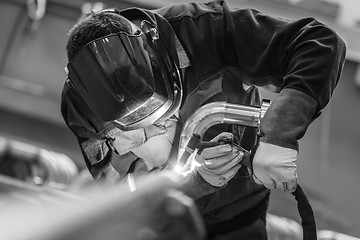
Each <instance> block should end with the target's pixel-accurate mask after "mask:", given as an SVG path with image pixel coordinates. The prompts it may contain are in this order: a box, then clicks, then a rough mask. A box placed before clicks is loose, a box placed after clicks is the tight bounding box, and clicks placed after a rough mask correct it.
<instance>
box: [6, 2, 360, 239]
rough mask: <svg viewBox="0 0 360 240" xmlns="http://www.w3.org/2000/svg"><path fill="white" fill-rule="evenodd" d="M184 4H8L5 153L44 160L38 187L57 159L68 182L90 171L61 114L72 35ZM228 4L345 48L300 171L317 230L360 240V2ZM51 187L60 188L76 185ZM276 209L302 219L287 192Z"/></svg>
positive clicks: (274, 200) (276, 200) (276, 198)
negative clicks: (315, 24)
mask: <svg viewBox="0 0 360 240" xmlns="http://www.w3.org/2000/svg"><path fill="white" fill-rule="evenodd" d="M178 2H179V1H175V0H152V1H150V0H129V1H123V0H104V1H102V2H99V1H84V0H47V1H44V0H43V1H32V0H29V1H26V0H0V32H1V34H0V149H3V150H4V149H10V150H6V151H10V152H11V151H12V152H17V153H18V152H20V157H19V156H18V158H21V156H26V157H27V158H28V159H33V157H34V156H36V158H37V159H40V160H38V161H39V163H38V166H39V167H38V170H37V172H38V176H37V178H34V179H32V180H31V181H33V182H35V183H36V184H39V181H40V182H41V169H42V168H41V166H43V165H44V164H45V165H46V164H48V162H49V161H59V160H49V159H62V160H61V161H62V162H65V163H63V165H64V166H63V170H62V171H63V172H65V173H66V174H67V176H68V180H66V181H69V179H71V178H72V177H74V176H75V175H76V176H78V175H79V174H80V173H82V170H83V169H85V164H84V161H83V159H82V155H81V152H80V149H79V147H78V144H77V141H76V139H75V137H74V136H73V134H72V133H71V132H70V130H69V129H68V128H67V127H66V126H65V123H64V121H63V119H62V117H61V114H60V96H61V89H62V85H63V83H64V81H65V79H66V75H65V73H64V67H65V65H66V64H67V61H66V54H65V42H66V36H67V32H68V30H69V29H70V28H71V27H72V26H73V25H74V24H75V23H76V22H77V21H78V19H79V18H81V17H83V15H84V13H85V12H88V11H89V10H91V9H92V8H94V9H96V8H99V9H100V8H104V7H117V8H119V9H123V8H127V7H143V8H148V9H153V8H158V7H163V6H166V5H169V4H175V3H178ZM181 2H191V1H184V0H183V1H181ZM195 2H201V1H195ZM228 4H229V5H230V6H231V7H236V8H255V9H258V10H260V11H262V12H264V13H266V14H270V15H274V16H278V17H284V18H289V19H295V18H300V17H306V16H311V17H315V18H318V19H319V20H320V21H322V22H324V23H326V24H327V25H329V26H330V27H332V28H334V29H335V30H336V31H337V32H338V33H339V34H340V35H341V36H342V37H343V38H344V40H345V41H346V43H347V47H348V52H347V60H346V63H345V67H344V72H343V75H342V79H341V81H340V83H339V85H338V87H337V89H336V91H335V93H334V96H333V98H332V100H331V102H330V103H329V105H328V106H327V107H326V109H325V110H324V111H323V112H322V115H321V116H320V117H319V118H318V119H317V120H316V121H315V122H314V123H313V124H312V125H311V126H310V128H309V130H308V131H307V133H306V135H305V136H304V138H303V139H301V142H300V147H301V148H300V160H299V162H298V167H299V179H300V180H299V181H300V183H301V184H302V186H303V188H304V189H305V191H306V192H307V193H308V196H309V198H310V201H311V204H312V206H313V208H314V212H315V216H316V219H317V224H318V227H319V228H320V229H331V230H333V231H338V232H341V233H345V234H349V235H352V236H356V237H360V221H359V220H358V218H359V216H360V206H359V204H358V202H359V198H360V187H359V183H360V174H359V173H358V172H357V171H360V157H359V156H360V144H359V143H360V141H359V140H358V139H359V137H360V127H359V125H358V123H359V119H360V108H359V105H358V104H360V66H359V62H360V13H359V9H360V1H359V0H228ZM263 97H264V98H269V99H271V98H272V97H273V94H271V93H268V92H263ZM9 146H11V147H9ZM4 151H5V150H4ZM4 151H3V152H4ZM41 159H42V160H41ZM64 159H65V160H64ZM29 161H30V160H29ZM0 164H1V167H2V168H1V167H0V173H2V174H7V175H11V174H12V175H13V176H16V175H21V173H24V171H26V167H24V166H20V165H19V166H20V167H18V168H16V169H15V168H14V169H12V170H9V169H5V167H4V166H7V165H6V163H5V162H1V163H0ZM55 165H56V164H55ZM39 169H40V170H39ZM18 172H20V173H18ZM54 172H55V170H54ZM82 174H83V173H82ZM52 179H53V180H54V181H53V182H54V183H58V185H57V187H59V184H63V185H64V184H65V185H66V184H67V182H66V181H63V182H61V181H60V182H59V181H56V177H52ZM60 188H61V187H60ZM0 190H3V191H4V189H3V188H0ZM270 211H271V212H272V213H275V214H277V215H280V216H285V217H288V218H291V219H294V220H296V221H299V216H298V213H297V209H296V205H295V202H294V199H293V198H292V197H291V196H290V195H288V194H284V193H282V192H276V191H274V192H273V194H272V197H271V202H270Z"/></svg>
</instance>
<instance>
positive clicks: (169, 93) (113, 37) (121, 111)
mask: <svg viewBox="0 0 360 240" xmlns="http://www.w3.org/2000/svg"><path fill="white" fill-rule="evenodd" d="M101 12H103V11H101ZM95 14H97V13H95ZM141 27H142V31H138V32H136V33H135V34H129V33H126V32H118V33H116V34H110V35H107V36H104V37H102V38H100V39H95V40H93V41H92V42H90V43H88V44H86V45H85V46H84V47H82V49H80V50H79V51H78V52H77V53H76V54H75V56H74V57H73V58H72V59H71V61H70V62H69V63H68V65H67V70H68V77H69V80H70V81H71V83H72V84H73V86H74V87H75V89H76V91H77V93H78V94H79V95H80V96H81V97H82V98H83V99H84V101H85V102H86V103H87V104H88V105H89V107H90V108H91V110H92V111H93V112H94V113H95V114H96V115H97V116H98V117H99V118H100V119H101V120H102V121H105V122H109V121H113V122H114V123H115V125H116V126H117V127H119V128H120V129H123V130H130V129H137V128H142V127H146V126H148V125H151V124H153V123H154V122H156V121H163V120H164V119H167V118H169V117H170V116H172V115H173V114H174V113H175V112H177V110H178V109H179V107H180V103H181V99H182V86H181V81H180V75H179V70H178V67H177V66H176V64H175V63H174V62H173V60H172V58H171V57H170V56H169V53H168V51H167V49H166V47H165V46H164V44H163V43H162V40H161V39H159V36H158V32H157V30H156V28H155V27H154V26H152V25H151V23H149V22H148V21H146V20H144V21H142V23H141Z"/></svg>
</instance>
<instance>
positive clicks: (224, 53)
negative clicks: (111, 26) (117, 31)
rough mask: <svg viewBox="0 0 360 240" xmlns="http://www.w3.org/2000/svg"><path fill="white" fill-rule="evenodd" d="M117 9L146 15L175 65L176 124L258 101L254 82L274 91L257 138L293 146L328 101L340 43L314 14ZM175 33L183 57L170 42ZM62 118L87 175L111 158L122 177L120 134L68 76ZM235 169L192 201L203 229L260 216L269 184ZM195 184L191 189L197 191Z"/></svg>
mask: <svg viewBox="0 0 360 240" xmlns="http://www.w3.org/2000/svg"><path fill="white" fill-rule="evenodd" d="M122 14H123V15H124V16H125V17H127V18H129V19H131V18H138V17H140V18H147V19H149V20H151V21H152V22H153V23H154V24H155V26H156V27H157V28H158V30H159V33H160V36H161V38H162V39H163V41H164V42H165V45H166V46H167V48H168V49H169V51H170V53H171V55H172V57H173V58H174V60H175V62H176V63H177V64H178V65H179V67H181V68H183V86H184V101H183V104H182V106H181V109H180V115H181V119H182V121H183V122H185V121H186V119H187V118H188V117H189V115H190V114H191V113H192V112H194V111H195V110H196V109H197V108H198V107H199V106H201V105H203V104H205V103H208V102H211V101H218V100H222V101H228V102H231V103H239V104H252V105H259V104H260V96H259V91H258V89H257V87H261V86H263V87H266V88H267V89H271V90H273V91H275V92H278V93H279V94H277V96H276V98H275V99H274V100H273V102H272V104H271V106H270V108H269V109H268V111H267V113H266V115H265V117H264V120H263V122H262V125H261V128H260V131H259V133H258V137H259V140H260V141H264V142H269V143H272V144H276V145H280V146H284V147H289V148H293V149H297V150H298V139H300V138H301V137H302V136H303V135H304V134H305V131H306V129H307V127H308V125H309V124H310V123H311V122H312V120H313V119H314V118H315V117H316V116H317V115H318V114H319V112H320V111H321V109H322V108H324V107H325V106H326V104H327V103H328V101H329V99H330V97H331V95H332V93H333V91H334V89H335V87H336V85H337V82H338V80H339V78H340V74H341V71H342V67H343V64H344V59H345V44H344V41H343V40H342V39H341V38H340V37H339V36H338V35H337V34H336V33H335V32H334V31H333V30H331V29H330V28H328V27H327V26H325V25H324V24H322V23H320V22H318V21H317V20H315V19H313V18H304V19H300V20H296V21H290V20H285V19H279V18H273V17H270V16H267V15H265V14H263V13H261V12H258V11H256V10H252V9H236V10H235V9H232V10H231V9H229V7H228V6H227V5H226V3H225V2H224V1H213V2H209V3H206V4H199V3H184V4H178V5H174V6H171V7H166V8H162V9H158V10H155V11H148V10H140V9H137V8H132V9H127V10H123V11H122ZM175 35H176V36H177V38H178V39H179V41H180V43H181V45H182V47H183V49H184V51H185V53H186V54H184V53H183V52H181V51H179V49H178V48H177V46H176V41H175ZM184 59H185V60H184ZM187 59H188V60H189V61H188V62H187ZM186 63H189V64H186ZM62 114H63V116H64V119H65V121H66V123H67V124H68V126H69V128H70V129H71V130H72V131H73V132H74V133H75V135H76V136H77V138H78V140H79V143H80V146H81V149H82V151H83V155H84V158H85V161H86V164H87V166H88V168H89V170H90V172H91V173H92V174H93V176H94V178H95V179H100V178H102V177H104V175H105V174H106V172H108V173H109V171H110V170H109V168H113V166H111V164H110V162H114V159H115V160H117V162H120V166H117V167H116V171H112V174H115V175H117V177H118V178H123V177H124V176H125V174H126V173H127V171H128V170H129V167H130V165H131V163H132V161H133V160H132V159H131V157H130V158H126V157H123V158H120V157H119V156H118V155H116V154H114V151H112V150H111V146H110V148H109V144H107V143H109V141H106V139H108V140H109V139H111V138H112V137H114V136H116V134H119V130H117V129H116V128H115V127H114V126H113V125H112V124H111V123H104V122H101V121H99V120H98V119H96V118H95V116H94V115H93V114H92V113H91V111H90V110H89V109H88V107H87V106H86V104H85V103H84V102H83V101H82V100H81V99H80V97H79V96H78V95H77V94H76V92H75V91H74V89H73V88H71V86H70V85H69V84H68V82H67V83H65V86H64V90H63V95H62ZM223 130H227V131H232V132H233V133H234V134H235V135H236V137H237V140H238V141H239V143H241V144H242V145H243V146H244V147H245V148H247V149H249V150H250V149H251V148H252V147H253V146H254V144H255V141H256V129H248V128H244V127H241V126H215V127H214V128H212V129H210V130H209V132H208V133H207V135H206V136H207V137H208V138H211V137H212V136H214V135H216V134H217V133H219V132H220V131H223ZM210 135H212V136H210ZM124 159H125V160H124ZM243 170H244V169H241V170H240V172H239V174H238V175H237V176H236V177H235V178H233V179H232V180H231V181H230V182H229V183H228V185H227V186H226V187H225V188H222V189H217V191H216V192H214V193H211V194H208V192H207V193H206V195H205V196H202V195H204V194H205V193H204V194H201V193H199V194H200V195H199V198H198V199H197V204H198V206H199V209H200V211H201V212H202V213H203V215H204V220H205V223H206V224H207V225H208V226H212V225H213V224H217V223H219V222H225V223H226V221H227V220H231V219H232V218H234V219H238V220H236V221H235V220H234V221H230V222H239V219H246V221H252V220H254V219H256V218H258V217H259V216H261V215H263V214H264V213H265V211H266V199H267V197H268V194H269V192H268V190H266V189H264V188H263V187H261V186H259V185H257V184H255V183H253V182H252V181H251V180H250V176H249V175H248V174H247V173H246V171H243ZM110 172H111V171H110ZM203 184H204V182H202V183H200V184H199V186H200V185H202V187H199V189H196V186H192V190H193V191H194V192H196V191H198V192H199V191H202V188H203ZM248 209H252V210H251V212H250V213H249V210H248ZM241 221H243V220H241ZM241 221H240V222H241Z"/></svg>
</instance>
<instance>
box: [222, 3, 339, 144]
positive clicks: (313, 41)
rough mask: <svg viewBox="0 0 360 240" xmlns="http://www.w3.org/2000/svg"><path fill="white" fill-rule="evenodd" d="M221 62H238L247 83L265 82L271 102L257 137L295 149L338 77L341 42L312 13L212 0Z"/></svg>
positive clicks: (233, 63) (333, 32)
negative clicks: (278, 14) (279, 12)
mask: <svg viewBox="0 0 360 240" xmlns="http://www.w3.org/2000/svg"><path fill="white" fill-rule="evenodd" d="M217 4H219V5H220V6H221V9H222V10H221V11H222V17H220V18H218V26H219V29H220V30H219V31H220V33H221V35H220V36H221V37H220V38H221V40H220V42H221V43H220V46H221V50H222V51H221V52H222V53H223V54H222V58H223V59H224V62H225V63H227V64H229V63H230V64H231V65H233V66H238V67H239V69H240V72H241V76H239V77H240V79H242V81H243V82H244V83H246V84H248V85H255V86H260V87H261V86H267V87H268V86H270V87H271V89H274V91H275V92H278V93H279V94H277V97H276V98H275V99H274V100H273V101H272V104H271V106H270V108H269V109H268V111H267V113H266V114H265V117H264V119H263V122H262V124H261V128H260V137H261V138H260V141H265V142H269V143H273V144H277V145H281V146H285V147H289V148H293V149H297V150H298V142H297V140H298V139H300V138H301V137H303V135H304V134H305V131H306V129H307V127H308V125H309V124H310V123H311V121H312V120H313V119H314V117H315V116H317V115H318V114H319V113H320V111H321V109H323V108H324V107H325V106H326V105H327V103H328V102H329V100H330V98H331V96H332V94H333V91H334V89H335V87H336V85H337V83H338V81H339V79H340V75H341V71H342V68H343V65H344V61H345V53H346V46H345V43H344V41H343V39H342V38H341V37H340V36H339V35H338V34H337V33H336V32H335V31H334V30H332V29H330V28H329V27H327V26H326V25H324V24H322V23H321V22H319V21H317V20H316V19H314V18H303V19H299V20H285V19H280V18H274V17H270V16H267V15H265V14H263V13H261V12H258V11H256V10H252V9H233V10H232V9H229V8H228V6H227V5H226V3H225V2H223V1H218V2H217Z"/></svg>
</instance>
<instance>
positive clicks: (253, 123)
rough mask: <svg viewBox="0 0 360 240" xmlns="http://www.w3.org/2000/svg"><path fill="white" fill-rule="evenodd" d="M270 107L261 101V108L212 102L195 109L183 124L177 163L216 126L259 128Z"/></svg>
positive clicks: (183, 159) (181, 161) (182, 162)
mask: <svg viewBox="0 0 360 240" xmlns="http://www.w3.org/2000/svg"><path fill="white" fill-rule="evenodd" d="M269 106H270V101H269V100H263V101H262V104H261V106H249V105H240V104H233V103H227V102H220V101H219V102H212V103H208V104H206V105H203V106H202V107H200V108H199V109H197V110H196V111H195V112H194V113H193V114H192V115H191V116H190V117H189V119H188V120H187V121H186V122H185V124H184V127H183V129H182V132H181V135H180V144H179V156H181V157H180V158H179V163H180V164H181V165H182V164H184V163H185V162H186V161H187V158H188V157H189V156H190V155H191V153H192V152H193V151H194V150H195V148H196V145H197V144H198V143H199V141H201V138H202V137H203V135H204V133H205V132H206V131H207V130H208V129H209V128H210V127H212V126H214V125H217V124H222V123H224V124H231V125H242V126H249V127H259V126H260V122H261V119H262V118H263V117H264V115H265V112H266V110H267V109H268V108H269Z"/></svg>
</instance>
